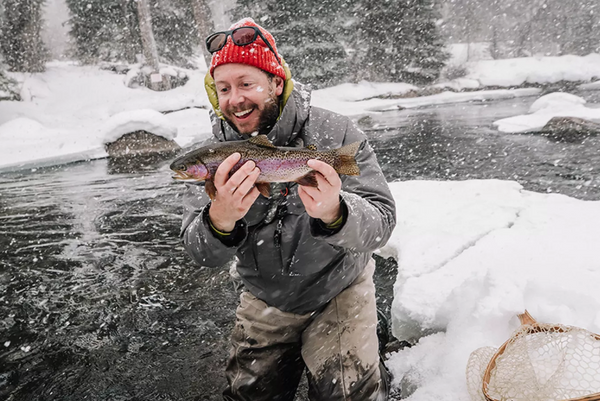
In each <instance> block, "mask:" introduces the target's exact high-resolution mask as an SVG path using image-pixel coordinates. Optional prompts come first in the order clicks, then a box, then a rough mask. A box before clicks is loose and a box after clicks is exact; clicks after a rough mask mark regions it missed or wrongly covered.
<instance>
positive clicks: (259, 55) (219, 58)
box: [209, 18, 285, 80]
mask: <svg viewBox="0 0 600 401" xmlns="http://www.w3.org/2000/svg"><path fill="white" fill-rule="evenodd" d="M243 26H254V27H257V28H258V29H260V33H262V34H263V36H264V37H265V38H266V39H267V40H268V41H269V44H270V45H271V47H273V50H275V52H276V53H277V56H275V54H274V53H273V52H272V51H271V49H269V46H267V45H266V44H265V42H264V41H263V39H262V38H261V37H260V36H257V37H256V40H255V41H254V42H252V43H250V44H249V45H246V46H238V45H236V44H234V43H233V40H232V38H231V36H228V37H227V43H225V46H223V48H222V49H221V50H219V51H218V52H215V53H213V56H212V60H211V62H210V69H209V71H210V75H211V76H212V77H213V78H214V71H215V68H217V67H218V66H220V65H222V64H227V63H240V64H248V65H251V66H254V67H257V68H260V69H261V70H263V71H267V72H270V73H272V74H274V75H277V76H279V77H281V78H282V79H283V80H285V70H284V69H283V67H282V65H281V64H280V63H279V62H278V61H277V59H279V60H280V61H281V63H283V60H282V59H281V56H279V53H278V52H277V47H276V46H275V39H274V38H273V35H271V34H270V33H269V32H268V31H267V30H266V29H264V28H263V27H261V26H260V25H258V24H257V23H256V22H254V20H253V19H252V18H244V19H242V20H240V21H238V22H236V23H235V24H233V25H232V26H231V27H230V28H229V30H233V29H236V28H240V27H243ZM276 57H277V58H276Z"/></svg>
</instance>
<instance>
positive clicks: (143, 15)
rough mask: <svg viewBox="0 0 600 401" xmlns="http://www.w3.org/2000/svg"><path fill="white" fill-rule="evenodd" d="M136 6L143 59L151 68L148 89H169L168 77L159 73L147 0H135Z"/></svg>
mask: <svg viewBox="0 0 600 401" xmlns="http://www.w3.org/2000/svg"><path fill="white" fill-rule="evenodd" d="M137 6H138V19H139V24H140V34H141V37H142V48H143V52H144V59H145V60H144V64H145V65H147V66H149V67H150V68H151V69H152V72H151V74H150V89H153V90H169V89H171V83H170V81H169V78H168V77H166V76H163V75H161V74H160V67H159V65H158V50H157V49H156V41H155V40H154V34H153V32H152V18H151V16H150V8H149V7H148V0H137Z"/></svg>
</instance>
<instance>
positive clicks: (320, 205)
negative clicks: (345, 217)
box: [298, 160, 342, 224]
mask: <svg viewBox="0 0 600 401" xmlns="http://www.w3.org/2000/svg"><path fill="white" fill-rule="evenodd" d="M307 164H308V167H310V168H312V169H313V170H316V171H317V174H316V175H315V176H316V178H317V182H318V184H319V186H318V187H317V188H315V187H307V186H299V187H298V195H300V199H301V200H302V203H304V208H305V209H306V213H308V215H309V216H310V217H312V218H315V219H321V221H322V222H323V223H325V224H331V223H333V222H334V221H336V220H337V219H338V218H339V217H340V216H341V213H342V209H341V207H340V190H341V189H342V180H340V176H339V175H338V173H337V172H336V171H335V170H334V169H333V167H331V166H330V165H329V164H327V163H324V162H322V161H319V160H309V161H308V163H307Z"/></svg>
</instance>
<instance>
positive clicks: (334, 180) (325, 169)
mask: <svg viewBox="0 0 600 401" xmlns="http://www.w3.org/2000/svg"><path fill="white" fill-rule="evenodd" d="M306 164H307V165H308V167H310V168H312V169H313V170H316V171H318V172H319V173H321V174H322V176H323V177H324V178H325V179H326V180H327V182H328V183H329V184H330V185H332V186H340V187H341V185H342V181H341V180H340V176H339V175H338V173H337V171H335V169H334V168H333V167H332V166H330V165H329V164H327V163H325V162H322V161H320V160H315V159H312V160H309V161H308V162H307V163H306ZM318 179H319V175H318V174H317V180H318Z"/></svg>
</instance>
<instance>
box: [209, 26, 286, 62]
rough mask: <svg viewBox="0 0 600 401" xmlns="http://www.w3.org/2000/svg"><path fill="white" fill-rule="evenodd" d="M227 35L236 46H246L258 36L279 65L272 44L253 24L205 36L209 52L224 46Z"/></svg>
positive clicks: (216, 50) (211, 52)
mask: <svg viewBox="0 0 600 401" xmlns="http://www.w3.org/2000/svg"><path fill="white" fill-rule="evenodd" d="M228 36H231V40H232V42H233V44H234V45H236V46H246V45H249V44H250V43H254V42H255V41H256V38H257V37H259V36H260V38H261V39H262V40H263V42H265V44H266V45H267V46H268V47H269V49H270V50H271V51H272V52H273V54H274V55H275V58H276V59H277V62H278V63H279V65H281V61H279V56H278V55H277V53H276V52H275V50H273V46H271V44H270V43H269V41H268V40H267V39H266V38H265V37H264V35H263V34H262V33H261V32H260V29H258V28H257V27H255V26H242V27H239V28H235V29H234V30H231V31H223V32H216V33H213V34H212V35H210V36H209V37H208V38H206V48H207V49H208V51H209V52H210V54H213V53H214V52H218V51H219V50H221V49H222V48H223V47H225V44H226V43H227V37H228Z"/></svg>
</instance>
